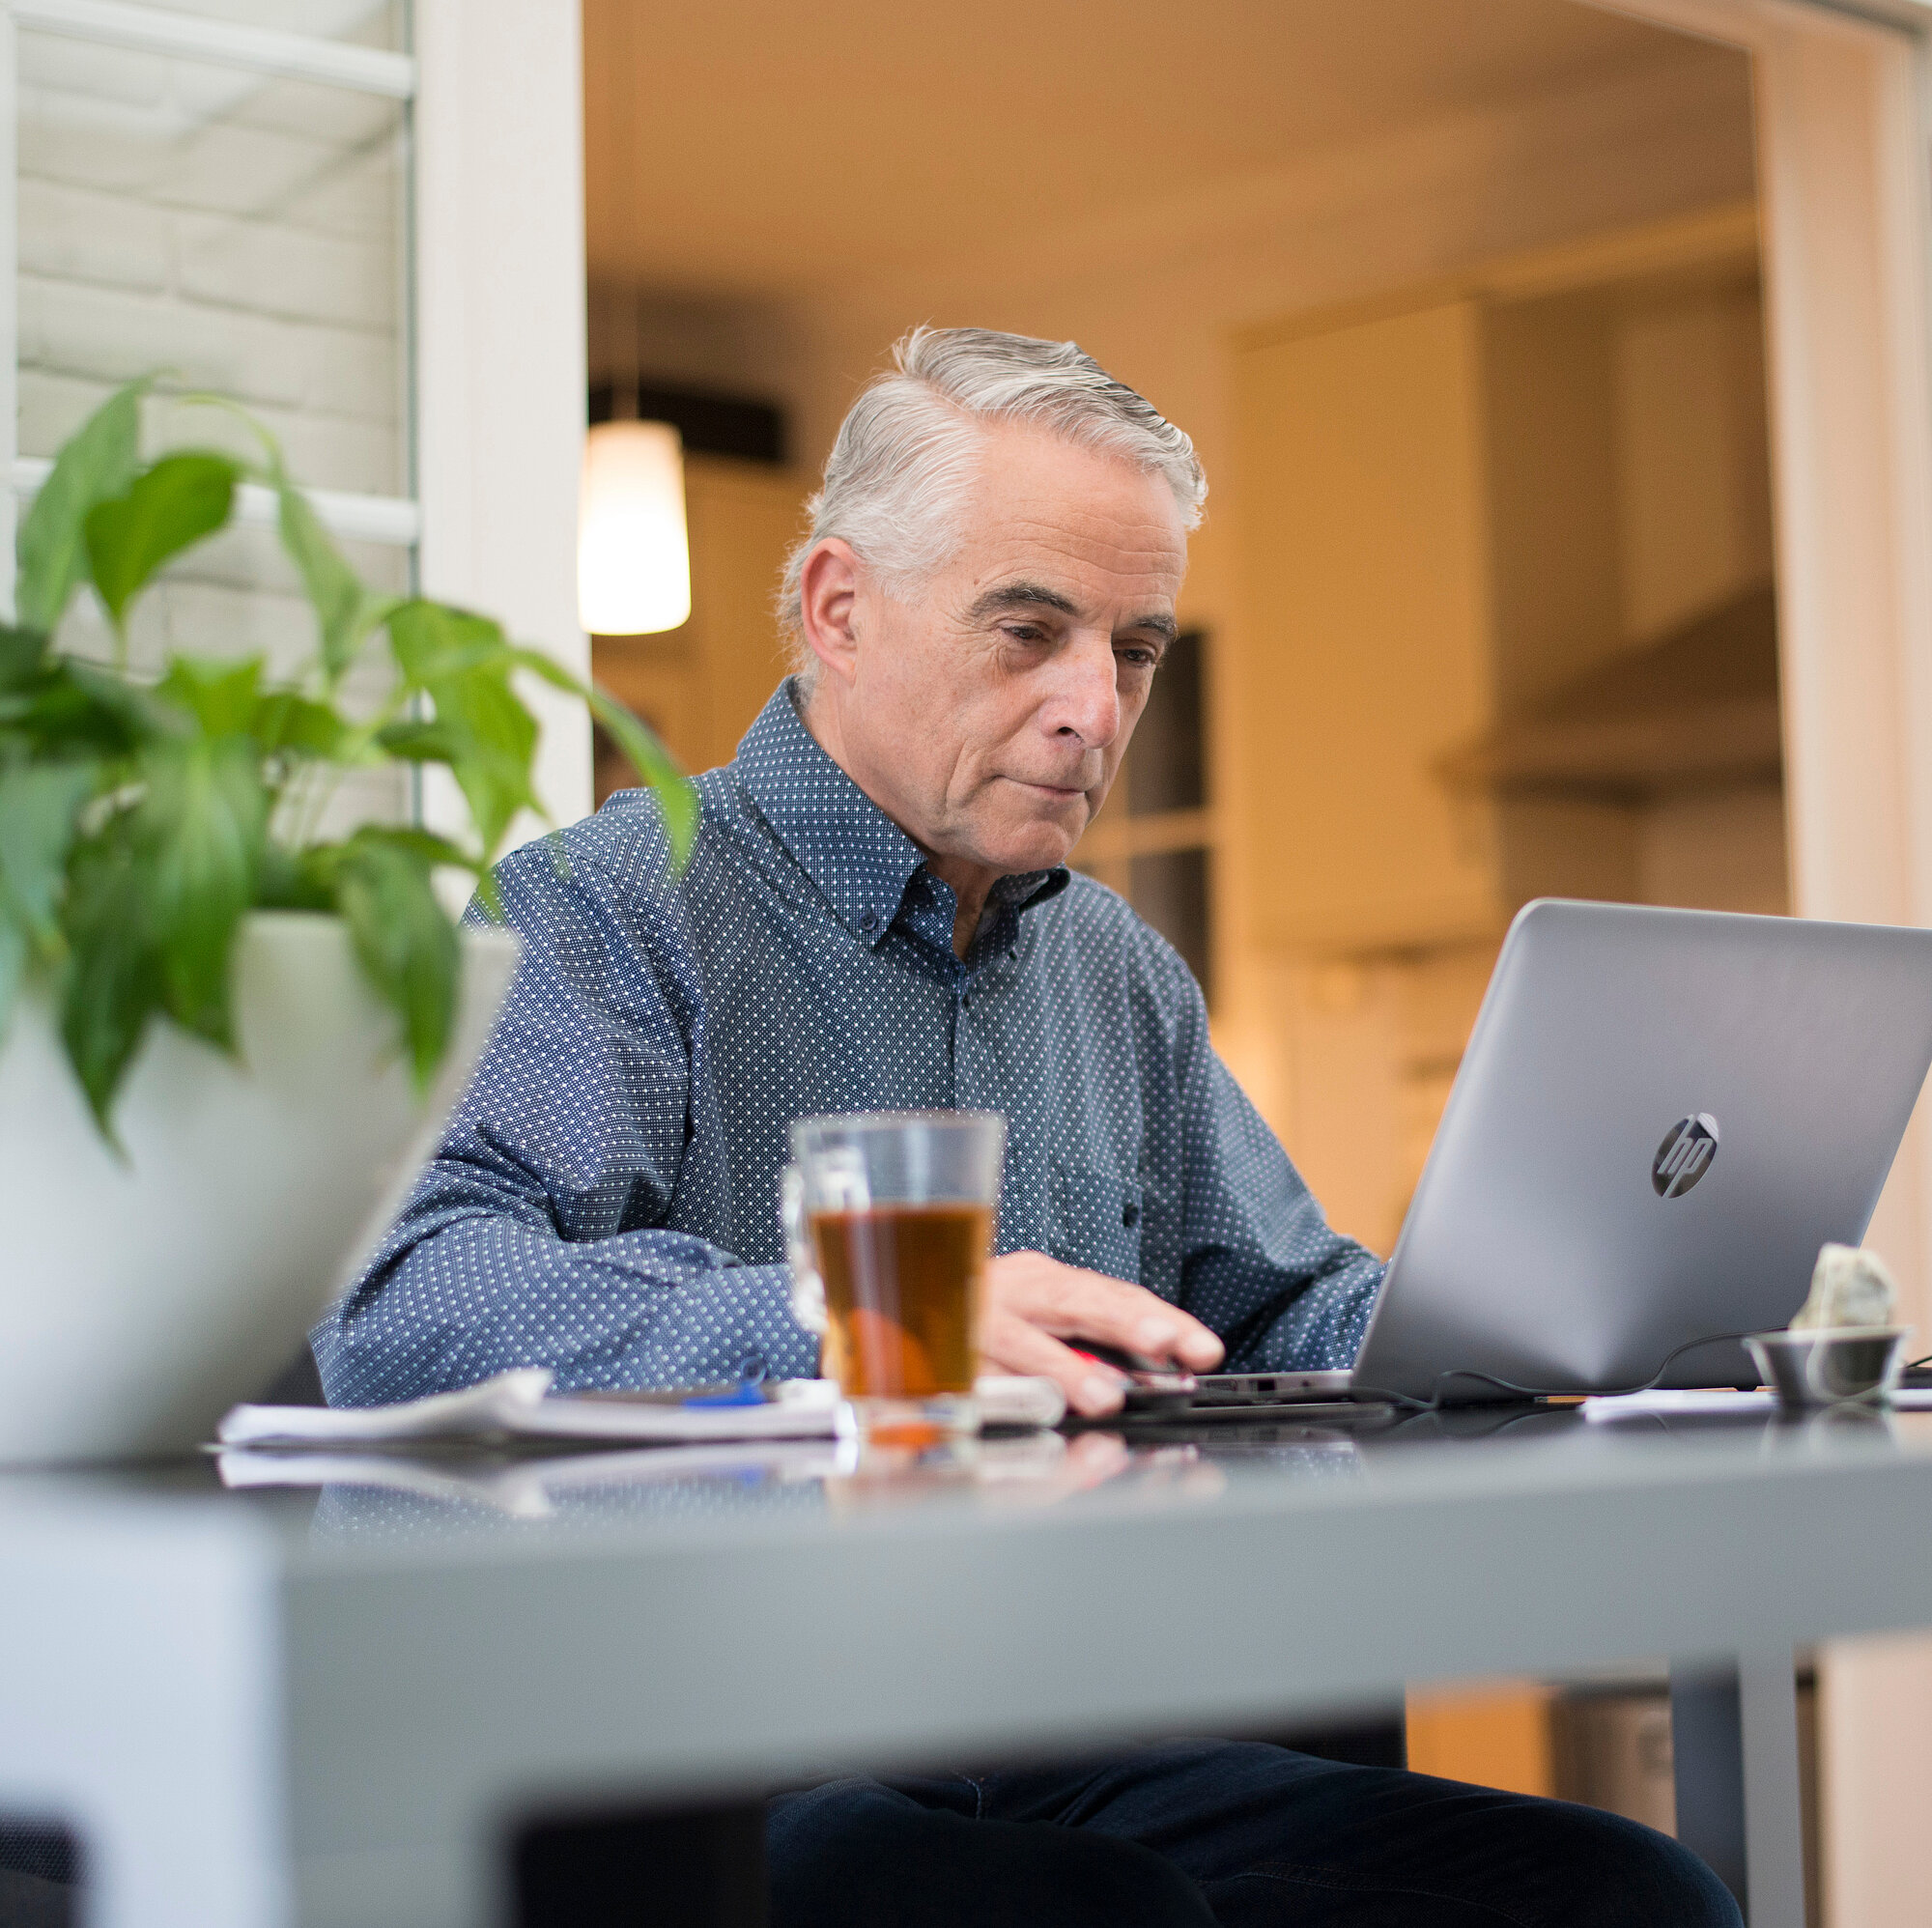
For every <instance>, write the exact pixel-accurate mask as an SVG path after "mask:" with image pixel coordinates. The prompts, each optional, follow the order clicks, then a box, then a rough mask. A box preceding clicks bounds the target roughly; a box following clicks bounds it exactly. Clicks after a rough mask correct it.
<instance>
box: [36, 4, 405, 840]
mask: <svg viewBox="0 0 1932 1928" xmlns="http://www.w3.org/2000/svg"><path fill="white" fill-rule="evenodd" d="M190 4H191V5H192V4H193V0H190ZM197 11H207V12H219V13H224V14H230V15H231V16H233V17H243V16H245V17H247V18H248V19H250V20H251V21H254V22H256V23H259V24H263V25H272V26H277V27H282V28H285V29H291V30H294V31H298V32H307V33H316V34H323V35H328V36H333V37H340V38H349V39H354V40H355V41H357V42H361V43H366V44H374V45H394V44H397V40H396V36H397V33H398V31H399V19H400V11H399V9H398V7H396V6H395V5H393V4H391V5H384V6H380V7H375V8H372V7H371V6H370V5H369V4H368V0H290V3H289V4H282V5H278V6H272V7H270V6H262V5H255V6H249V7H243V8H239V9H238V8H234V7H228V6H221V5H215V6H204V7H201V8H198V9H197ZM19 90H20V91H19V145H18V155H19V159H18V165H19V189H18V192H19V202H18V213H19V284H18V286H19V347H18V354H19V424H18V444H17V445H18V448H19V451H20V453H21V454H23V455H39V456H44V455H51V454H52V453H53V452H54V450H55V449H56V448H57V447H58V446H59V444H60V442H61V440H62V439H63V438H64V437H65V436H67V435H68V434H69V433H70V432H71V430H72V429H73V428H74V427H75V426H76V425H77V424H78V423H79V422H80V421H81V420H82V419H83V418H84V417H85V415H86V414H87V413H88V411H90V410H92V409H93V408H94V407H96V406H97V405H98V404H99V402H100V400H101V399H102V398H103V397H104V396H106V395H107V394H108V393H109V392H110V391H111V390H112V388H113V387H115V386H116V385H117V384H119V383H123V382H125V381H127V380H128V379H129V378H131V377H134V376H137V375H146V374H159V375H160V382H159V383H158V385H157V394H156V400H155V402H154V404H153V405H152V407H151V408H150V411H149V421H148V433H149V437H150V445H151V446H158V445H162V444H165V443H180V442H191V443H199V444H203V445H208V444H213V445H220V446H226V447H230V448H233V449H235V450H236V451H237V452H238V453H247V454H254V453H256V452H257V450H256V449H255V448H254V447H253V446H251V443H250V439H249V437H248V434H247V432H246V430H245V429H244V428H243V427H242V426H241V424H240V423H239V422H236V421H234V420H233V419H232V418H229V417H225V416H223V415H222V414H220V413H218V412H216V411H211V410H208V409H205V408H189V407H185V406H183V405H182V403H181V402H180V400H179V397H180V395H181V394H182V392H183V391H185V390H193V389H197V388H208V389H213V390H218V391H220V392H222V393H224V394H228V395H231V396H234V397H235V398H237V399H238V400H240V401H241V402H243V403H244V404H246V406H247V407H248V408H249V409H250V410H252V411H254V412H255V414H256V415H257V416H259V417H260V419H261V420H262V421H263V422H264V423H265V424H267V426H268V427H269V428H270V430H271V431H272V433H273V434H274V435H275V436H276V437H277V438H278V439H280V441H281V443H282V445H283V447H284V449H285V450H286V452H287V457H288V461H289V465H290V468H291V469H292V471H293V472H294V473H295V474H296V476H297V477H298V479H299V480H300V481H302V482H305V483H308V484H310V485H312V486H314V487H318V488H327V489H339V490H352V491H356V492H362V493H368V494H373V495H383V496H403V495H408V494H409V493H411V489H410V474H409V452H408V440H407V430H406V423H407V412H406V411H407V374H406V335H405V327H404V317H405V313H406V289H407V280H406V274H405V264H404V258H403V249H404V245H405V237H406V234H407V227H406V223H405V220H404V208H405V195H406V192H407V172H406V164H405V132H406V124H405V117H404V110H403V108H402V107H401V105H400V104H399V103H398V102H396V101H394V100H390V99H383V98H380V97H377V96H372V95H367V94H361V93H355V92H352V91H349V90H346V89H341V88H332V87H323V86H318V85H313V84H310V83H307V82H301V81H292V80H282V79H275V78H265V77H263V76H261V75H258V74H253V73H249V72H246V71H240V70H236V69H228V68H220V67H216V66H213V65H212V64H203V63H199V62H188V61H181V60H174V59H168V58H164V57H161V56H158V55H153V54H147V53H139V52H132V51H128V50H126V49H122V48H116V47H107V46H99V45H94V44H91V43H86V42H82V41H74V40H67V39H63V38H61V37H59V36H55V35H50V34H43V33H37V32H33V31H28V30H23V31H21V33H20V35H19ZM350 547H351V552H352V559H353V560H354V561H355V564H356V566H357V567H358V568H360V569H361V570H362V572H363V574H364V576H365V578H366V579H367V580H369V581H371V582H372V583H373V584H375V585H376V586H378V587H381V588H384V589H389V590H393V591H400V590H404V589H407V588H408V587H409V583H410V557H409V555H408V553H406V552H404V551H401V550H396V549H389V548H384V547H382V546H379V545H374V544H355V545H351V546H350ZM312 638H313V627H312V622H311V619H310V617H309V615H308V611H307V606H306V604H305V603H304V602H303V601H302V600H301V598H300V595H299V591H298V583H297V581H296V579H295V577H294V575H293V573H292V571H291V570H290V569H289V567H288V565H287V564H286V562H285V561H284V560H283V558H282V557H281V555H280V553H279V550H278V548H277V546H276V544H275V541H274V539H273V535H272V532H271V531H269V530H266V529H256V528H238V529H234V530H231V531H229V532H228V533H227V534H225V535H223V536H222V537H221V538H219V539H218V540H217V541H215V542H213V543H212V544H210V545H208V546H207V547H206V548H205V549H203V550H201V551H198V552H196V553H194V554H193V555H192V556H191V557H189V558H187V559H185V561H184V562H183V563H181V564H179V565H177V566H176V567H175V568H174V569H173V570H172V571H170V573H169V575H168V577H167V579H166V581H165V582H164V584H163V586H162V587H161V588H160V589H158V590H157V591H156V593H155V594H154V595H153V596H151V597H150V598H149V600H148V603H147V605H146V606H145V607H144V609H143V610H142V612H141V618H140V621H139V623H138V625H137V629H136V633H135V635H134V636H133V638H131V644H132V648H133V651H134V654H135V657H136V660H137V661H139V660H142V659H144V658H145V659H148V660H153V658H154V657H155V656H156V654H157V653H158V651H159V650H160V649H161V648H162V647H163V646H171V647H174V648H180V649H189V650H195V651H198V652H201V653H206V654H217V655H218V654H230V653H237V652H241V651H249V650H257V649H261V650H266V651H267V652H268V653H269V655H270V659H271V661H272V662H273V663H274V664H275V666H277V667H278V668H282V669H287V668H288V667H290V666H292V665H293V664H294V663H295V662H296V661H298V660H299V658H300V657H301V656H302V655H303V654H304V653H305V651H306V650H307V649H308V648H309V647H310V646H311V643H312ZM68 639H69V640H70V642H71V644H72V645H73V646H75V647H80V648H89V649H97V648H105V646H106V641H107V638H106V636H105V633H104V629H103V627H102V624H101V622H100V619H99V612H98V610H95V609H94V608H93V607H92V606H91V605H89V606H84V607H77V608H76V610H75V612H74V615H73V616H72V618H71V630H70V635H69V638H68ZM402 802H403V797H402V793H401V790H400V787H399V786H398V785H397V783H396V782H395V781H394V780H393V779H392V778H390V777H388V776H386V775H385V776H384V777H382V778H381V779H379V780H377V781H376V782H375V783H373V784H368V783H364V784H362V785H360V786H359V787H353V788H352V790H351V792H350V793H349V795H348V796H346V797H345V799H344V800H343V804H342V806H341V808H344V809H347V810H349V811H351V812H353V813H355V814H363V813H366V812H368V811H370V810H376V811H379V812H381V813H383V814H390V813H393V812H394V811H395V810H396V809H397V808H400V806H401V804H402Z"/></svg>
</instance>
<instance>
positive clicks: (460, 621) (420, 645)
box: [385, 597, 511, 690]
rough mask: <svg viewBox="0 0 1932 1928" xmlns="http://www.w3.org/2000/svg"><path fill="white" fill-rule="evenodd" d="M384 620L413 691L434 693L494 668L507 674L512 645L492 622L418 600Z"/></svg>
mask: <svg viewBox="0 0 1932 1928" xmlns="http://www.w3.org/2000/svg"><path fill="white" fill-rule="evenodd" d="M385 620H386V625H387V628H388V632H389V647H390V648H391V649H392V650H393V651H394V652H395V657H396V664H397V666H398V667H399V668H400V669H401V670H402V672H403V675H404V678H405V679H406V680H407V681H408V683H409V684H410V686H411V687H412V689H417V690H434V689H435V688H436V687H437V686H438V684H440V683H446V682H448V681H450V680H451V679H452V678H453V677H458V676H468V675H469V674H470V673H471V672H472V671H473V670H476V669H479V668H482V667H484V666H489V665H493V664H494V665H495V666H496V668H497V673H498V674H499V675H507V673H508V669H509V665H510V662H511V650H510V645H509V642H508V640H507V639H506V638H505V637H504V635H503V630H502V625H501V624H500V623H494V622H492V621H491V620H490V618H489V617H488V616H479V615H473V614H471V613H470V611H469V610H459V609H454V608H452V607H451V606H450V605H449V604H447V603H432V602H429V601H427V600H426V599H424V598H422V597H417V598H415V599H414V600H413V601H412V602H408V603H398V604H397V605H395V607H394V608H393V609H391V610H389V612H388V615H387V617H386V619H385Z"/></svg>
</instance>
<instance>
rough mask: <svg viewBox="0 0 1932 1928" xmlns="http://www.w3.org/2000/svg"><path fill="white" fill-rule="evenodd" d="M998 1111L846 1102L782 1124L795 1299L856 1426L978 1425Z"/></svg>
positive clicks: (888, 1439)
mask: <svg viewBox="0 0 1932 1928" xmlns="http://www.w3.org/2000/svg"><path fill="white" fill-rule="evenodd" d="M1006 1148H1007V1124H1006V1120H1005V1119H1003V1118H1001V1117H1000V1116H999V1115H998V1114H997V1113H996V1112H972V1111H919V1112H855V1113H851V1114H849V1115H846V1116H843V1117H836V1118H804V1119H800V1120H798V1121H797V1122H796V1123H794V1124H793V1126H792V1128H791V1150H792V1162H791V1164H789V1165H788V1166H786V1168H785V1170H784V1174H783V1177H782V1179H781V1195H780V1196H781V1210H782V1215H783V1218H784V1229H785V1252H786V1256H787V1258H788V1259H789V1261H790V1263H791V1274H792V1305H793V1309H794V1311H795V1312H796V1314H797V1316H798V1318H799V1320H800V1322H801V1323H802V1324H804V1325H806V1326H808V1327H810V1328H811V1329H812V1330H815V1331H817V1332H820V1333H822V1334H823V1335H824V1344H823V1353H822V1357H823V1364H822V1365H821V1366H820V1369H819V1370H820V1371H821V1372H822V1373H823V1374H824V1375H826V1377H828V1378H832V1379H837V1380H838V1384H839V1386H840V1388H841V1390H842V1391H843V1392H844V1395H845V1401H846V1407H847V1411H848V1413H849V1415H850V1418H851V1420H852V1422H853V1424H854V1425H855V1427H856V1429H857V1431H858V1432H859V1433H860V1434H861V1436H862V1437H864V1438H867V1439H869V1440H873V1441H876V1442H877V1443H879V1444H881V1445H890V1444H897V1445H920V1444H923V1443H928V1442H932V1441H936V1440H938V1439H941V1438H943V1437H945V1436H947V1435H949V1434H958V1433H964V1432H974V1431H976V1430H977V1429H978V1426H979V1413H978V1411H977V1409H976V1408H975V1405H974V1403H973V1379H974V1375H975V1373H976V1372H977V1370H978V1361H979V1351H980V1290H981V1287H982V1284H983V1282H984V1279H985V1273H986V1262H987V1261H988V1259H990V1258H991V1256H992V1250H993V1216H994V1213H995V1211H996V1210H997V1208H998V1205H999V1201H1000V1169H1001V1166H1002V1164H1003V1162H1004V1160H1005V1156H1006Z"/></svg>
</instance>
